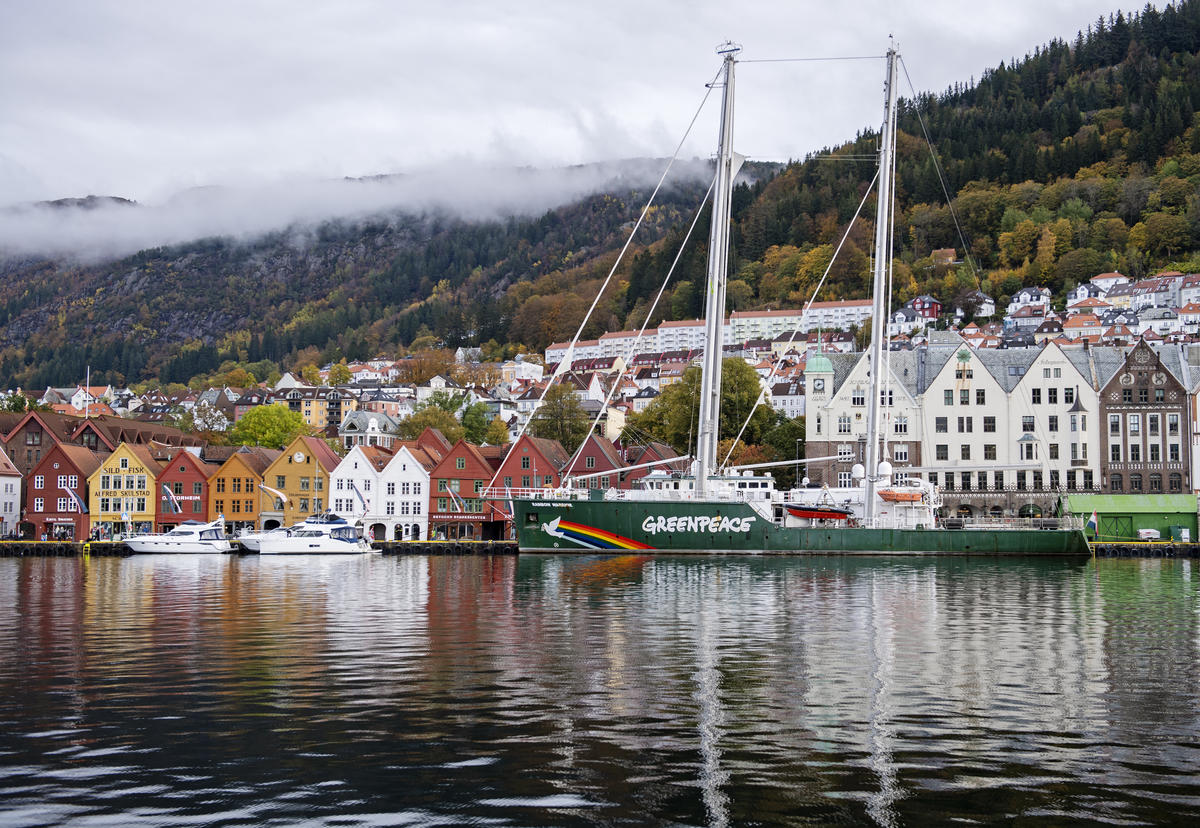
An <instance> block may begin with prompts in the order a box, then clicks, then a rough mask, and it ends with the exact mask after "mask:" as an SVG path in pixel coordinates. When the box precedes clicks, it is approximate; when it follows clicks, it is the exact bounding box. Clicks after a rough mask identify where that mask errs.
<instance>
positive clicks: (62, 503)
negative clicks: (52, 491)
mask: <svg viewBox="0 0 1200 828" xmlns="http://www.w3.org/2000/svg"><path fill="white" fill-rule="evenodd" d="M55 509H56V511H58V512H65V511H67V499H66V498H65V497H60V498H58V500H57V501H56V502H55ZM71 511H75V510H74V509H72V510H71Z"/></svg>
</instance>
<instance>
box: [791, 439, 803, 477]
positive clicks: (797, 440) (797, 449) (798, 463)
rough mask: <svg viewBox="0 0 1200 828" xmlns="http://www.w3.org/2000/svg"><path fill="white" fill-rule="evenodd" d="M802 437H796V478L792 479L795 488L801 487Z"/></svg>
mask: <svg viewBox="0 0 1200 828" xmlns="http://www.w3.org/2000/svg"><path fill="white" fill-rule="evenodd" d="M801 439H803V438H801V437H797V438H796V471H795V475H796V479H795V480H793V481H792V488H793V489H799V488H800V440H801Z"/></svg>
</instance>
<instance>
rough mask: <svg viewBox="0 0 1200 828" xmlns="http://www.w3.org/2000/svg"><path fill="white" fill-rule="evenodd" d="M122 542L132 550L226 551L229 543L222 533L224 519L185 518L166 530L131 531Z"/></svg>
mask: <svg viewBox="0 0 1200 828" xmlns="http://www.w3.org/2000/svg"><path fill="white" fill-rule="evenodd" d="M125 545H126V546H128V547H129V548H130V549H131V550H133V551H134V552H158V553H163V552H170V553H184V554H196V553H218V554H221V553H226V552H229V551H230V550H231V549H232V548H233V547H232V545H231V544H230V543H229V540H228V539H227V538H226V537H225V521H223V520H214V521H213V522H212V523H199V522H198V521H194V520H189V521H185V522H183V523H181V524H179V525H178V526H176V527H175V528H174V529H172V530H171V531H170V532H163V533H161V534H153V535H131V536H129V537H128V538H126V539H125Z"/></svg>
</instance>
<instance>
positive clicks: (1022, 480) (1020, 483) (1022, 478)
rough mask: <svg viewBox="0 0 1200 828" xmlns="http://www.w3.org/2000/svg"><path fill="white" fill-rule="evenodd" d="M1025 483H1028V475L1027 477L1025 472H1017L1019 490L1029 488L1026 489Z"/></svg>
mask: <svg viewBox="0 0 1200 828" xmlns="http://www.w3.org/2000/svg"><path fill="white" fill-rule="evenodd" d="M1025 481H1026V475H1025V472H1023V471H1019V472H1017V488H1018V489H1025V488H1027V487H1026V485H1025Z"/></svg>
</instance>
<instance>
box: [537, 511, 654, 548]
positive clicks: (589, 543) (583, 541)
mask: <svg viewBox="0 0 1200 828" xmlns="http://www.w3.org/2000/svg"><path fill="white" fill-rule="evenodd" d="M544 528H545V529H546V530H547V534H549V535H551V536H553V537H562V538H565V539H566V540H570V541H573V542H574V543H577V544H579V545H580V546H586V547H588V548H589V549H635V550H636V549H653V548H654V547H653V546H648V545H647V544H644V543H639V542H638V541H635V540H632V539H630V538H627V537H624V536H622V535H617V534H614V533H612V532H606V531H604V530H603V529H597V528H596V527H595V526H587V525H585V524H582V523H573V522H571V521H569V520H562V519H561V518H556V519H555V520H554V521H552V522H551V524H548V525H547V526H546V527H544Z"/></svg>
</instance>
